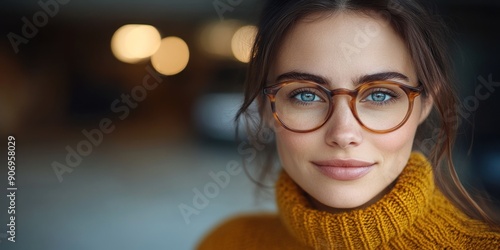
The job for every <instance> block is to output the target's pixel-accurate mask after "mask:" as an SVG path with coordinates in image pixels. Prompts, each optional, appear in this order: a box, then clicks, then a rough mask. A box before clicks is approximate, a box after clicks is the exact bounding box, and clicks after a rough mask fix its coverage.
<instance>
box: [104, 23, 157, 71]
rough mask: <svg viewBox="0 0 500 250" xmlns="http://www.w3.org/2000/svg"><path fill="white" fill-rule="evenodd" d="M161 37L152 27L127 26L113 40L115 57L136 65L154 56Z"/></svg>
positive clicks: (118, 31) (140, 25)
mask: <svg viewBox="0 0 500 250" xmlns="http://www.w3.org/2000/svg"><path fill="white" fill-rule="evenodd" d="M160 42H161V35H160V32H158V30H157V29H156V28H155V27H153V26H151V25H143V24H127V25H124V26H122V27H120V28H119V29H118V30H116V32H115V33H114V34H113V38H111V50H112V51H113V54H114V55H115V57H116V58H117V59H118V60H120V61H122V62H126V63H136V62H139V61H141V60H143V59H146V58H148V57H150V56H151V55H153V54H154V53H155V52H156V51H157V50H158V48H159V47H160Z"/></svg>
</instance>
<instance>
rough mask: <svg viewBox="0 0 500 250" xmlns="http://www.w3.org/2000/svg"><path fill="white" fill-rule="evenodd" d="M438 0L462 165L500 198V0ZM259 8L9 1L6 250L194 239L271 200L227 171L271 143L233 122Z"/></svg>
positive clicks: (1, 19) (3, 10) (471, 179)
mask: <svg viewBox="0 0 500 250" xmlns="http://www.w3.org/2000/svg"><path fill="white" fill-rule="evenodd" d="M435 4H436V6H437V8H438V10H439V12H440V13H441V14H442V15H443V16H444V18H445V20H446V21H447V22H448V23H449V24H450V26H451V27H452V29H453V30H454V31H455V37H456V38H457V39H456V42H455V43H453V44H451V46H452V48H453V51H454V54H453V58H454V59H455V63H456V70H457V79H458V80H457V86H458V89H459V91H460V100H461V101H462V103H461V106H460V109H461V116H462V117H463V118H464V120H463V122H462V126H461V128H460V133H459V135H458V144H457V146H456V154H455V157H456V163H457V165H458V168H459V172H460V176H461V178H462V179H463V180H464V181H465V183H466V186H467V187H469V188H475V187H484V188H485V189H486V190H488V192H489V194H490V195H491V196H492V197H496V198H497V199H498V198H500V184H499V182H498V180H499V179H500V131H499V130H498V127H500V87H499V86H498V85H500V83H499V82H500V47H499V46H498V45H499V44H500V26H499V25H498V24H499V23H500V3H499V2H498V1H493V0H482V1H474V3H473V2H472V1H465V0H460V1H456V0H455V1H452V0H440V1H435ZM261 6H262V3H261V1H258V0H239V1H228V0H170V1H161V0H144V1H134V0H121V1H119V0H101V1H98V0H88V1H84V0H58V1H56V0H23V1H14V0H3V1H2V2H0V23H1V25H0V31H1V32H2V33H1V34H2V39H1V40H0V135H1V138H4V139H3V140H4V142H3V143H5V144H7V136H8V135H13V136H14V137H15V138H16V156H17V157H16V158H17V159H16V165H17V169H16V186H17V187H18V191H17V193H16V194H17V197H16V198H17V199H16V241H17V242H16V243H15V244H14V243H11V242H9V241H7V239H6V237H7V234H6V231H7V227H6V226H2V227H0V249H193V247H194V246H195V245H196V243H197V241H198V240H199V239H200V237H202V236H203V234H204V233H206V232H207V230H209V229H210V228H212V227H214V226H215V225H216V224H217V223H219V222H220V221H221V220H222V219H224V218H227V217H228V216H231V215H234V214H238V213H245V212H256V211H259V212H272V211H274V209H275V207H274V201H273V199H272V195H268V196H265V197H262V198H259V197H260V196H259V197H256V196H255V195H254V191H255V187H254V186H255V185H254V184H252V182H251V181H249V180H248V178H247V177H246V176H245V173H244V172H243V171H239V172H233V174H234V175H233V174H230V175H224V174H221V173H222V172H221V171H225V173H228V170H227V169H228V166H229V168H230V166H235V165H234V164H236V165H237V166H241V162H242V161H243V159H244V158H245V157H248V153H243V152H242V149H247V150H248V149H250V150H260V147H259V146H255V147H253V146H252V145H250V144H244V145H243V147H242V144H238V143H237V142H235V141H234V127H233V124H232V118H233V116H234V114H235V112H236V110H237V108H238V105H239V104H240V103H241V100H242V87H243V81H244V77H245V69H246V61H247V60H248V50H249V45H250V44H251V42H252V37H253V36H254V34H255V32H256V29H255V27H254V26H252V25H254V24H255V23H256V21H257V17H258V15H259V12H260V9H261ZM488 82H489V83H490V85H488V84H487V83H488ZM485 83H486V85H488V86H489V88H488V87H483V88H482V89H481V92H480V93H481V94H483V95H481V97H479V96H478V95H477V91H476V89H477V88H478V86H480V85H483V86H485ZM483 91H484V92H483ZM485 93H487V94H488V96H487V97H486V96H484V94H485ZM426 143H432V141H427V142H426ZM239 149H240V150H239ZM245 152H249V151H245ZM0 153H1V154H2V155H6V154H7V150H6V147H1V150H0ZM4 159H5V158H4ZM5 162H6V161H5ZM232 164H233V165H232ZM238 164H239V165H238ZM4 165H5V164H4ZM2 169H3V170H2V171H0V188H1V190H3V191H2V192H1V193H2V194H7V169H6V168H5V167H4V168H2ZM240 170H241V169H240ZM214 176H218V177H214ZM221 176H222V177H221ZM224 176H225V177H228V178H227V179H225V178H224ZM217 178H219V179H218V180H219V181H220V182H221V183H222V184H218V187H214V186H213V185H212V184H213V183H216V181H215V179H217ZM226 180H227V181H226ZM210 183H212V184H210ZM200 193H201V194H202V195H200ZM203 194H205V195H203ZM207 194H208V195H207ZM200 196H204V198H201V197H200ZM206 196H208V197H206ZM0 201H1V202H0V224H3V225H5V224H7V223H8V222H9V221H8V214H7V207H8V200H7V197H6V195H2V196H1V200H0ZM196 206H198V207H196ZM188 207H189V208H188Z"/></svg>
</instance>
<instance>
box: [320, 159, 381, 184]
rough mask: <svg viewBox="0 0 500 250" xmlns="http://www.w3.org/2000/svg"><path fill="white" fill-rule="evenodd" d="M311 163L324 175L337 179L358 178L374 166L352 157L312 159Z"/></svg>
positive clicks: (348, 179) (350, 179) (371, 163)
mask: <svg viewBox="0 0 500 250" xmlns="http://www.w3.org/2000/svg"><path fill="white" fill-rule="evenodd" d="M312 163H313V165H314V166H315V167H316V168H317V169H318V170H319V171H320V172H321V173H322V174H324V175H326V176H327V177H330V178H332V179H335V180H339V181H352V180H356V179H359V178H361V177H363V176H365V175H366V174H368V172H370V170H371V169H372V168H373V167H374V165H375V163H373V162H366V161H360V160H354V159H347V160H341V159H335V160H328V161H313V162H312Z"/></svg>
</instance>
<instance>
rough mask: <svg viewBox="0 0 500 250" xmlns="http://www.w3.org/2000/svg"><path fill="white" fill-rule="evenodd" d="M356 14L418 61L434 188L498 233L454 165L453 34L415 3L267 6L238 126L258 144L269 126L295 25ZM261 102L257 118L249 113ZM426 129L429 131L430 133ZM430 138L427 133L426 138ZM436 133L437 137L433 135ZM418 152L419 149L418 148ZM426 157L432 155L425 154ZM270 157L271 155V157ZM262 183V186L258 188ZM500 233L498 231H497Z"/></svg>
mask: <svg viewBox="0 0 500 250" xmlns="http://www.w3.org/2000/svg"><path fill="white" fill-rule="evenodd" d="M335 11H355V12H358V13H364V14H367V15H372V16H373V14H374V13H377V14H378V15H379V16H380V15H381V16H382V17H384V18H387V21H388V23H390V25H391V26H392V28H393V29H394V30H395V31H396V33H398V34H399V35H400V36H401V37H402V39H403V40H404V41H405V43H406V46H407V48H408V50H409V53H410V55H411V57H412V59H413V62H414V65H415V69H416V72H417V77H418V79H419V81H420V82H421V84H422V85H423V86H424V93H423V97H424V98H429V97H431V98H432V99H433V101H434V107H433V111H432V114H431V117H430V118H428V119H427V120H426V122H425V123H424V124H423V125H421V126H420V127H419V131H418V132H417V138H416V139H415V141H416V142H421V141H422V139H423V138H422V136H426V135H427V136H428V132H429V128H430V129H431V130H432V129H433V130H434V131H431V134H432V135H433V136H436V134H437V136H436V138H433V139H434V141H435V142H436V143H435V145H434V146H433V147H432V149H430V150H428V151H427V150H423V149H421V151H423V152H424V153H426V154H427V155H428V157H429V159H430V161H431V163H432V165H433V166H434V172H435V176H436V178H435V182H436V184H437V185H438V187H439V188H440V189H441V190H442V191H443V193H445V195H447V196H448V198H449V199H450V200H451V201H453V202H454V203H455V205H456V206H458V207H459V208H461V209H462V210H463V211H464V212H465V213H467V214H468V215H469V216H471V217H473V218H476V219H480V220H483V221H485V222H487V223H489V224H490V225H491V226H492V227H494V228H496V227H497V225H498V218H493V216H494V215H493V213H491V212H489V211H487V208H486V206H480V205H478V203H477V202H476V201H474V199H472V198H471V195H469V193H468V192H467V191H466V190H465V189H464V187H463V186H462V184H461V183H460V181H459V179H458V176H457V173H456V171H455V167H454V165H453V162H452V147H453V144H454V140H455V135H456V131H457V126H458V124H459V121H458V116H457V98H456V95H455V94H454V93H455V91H454V90H453V87H452V83H453V82H454V81H453V76H452V71H451V60H450V58H449V53H448V49H447V45H448V41H449V39H448V38H449V33H448V31H447V29H446V26H445V25H444V22H443V21H442V20H441V19H440V17H438V16H437V15H433V14H431V13H430V12H429V11H428V10H427V9H426V8H425V7H424V6H423V5H422V4H420V3H419V2H417V1H414V0H314V1H311V0H298V1H297V0H295V1H276V0H271V1H269V2H268V3H267V5H266V7H265V8H264V11H263V13H262V16H261V19H260V22H259V24H258V33H257V36H256V39H255V43H254V45H253V48H252V54H251V55H252V56H251V60H250V62H249V66H248V67H249V68H248V71H247V80H246V83H245V99H244V102H243V104H242V106H241V108H240V109H239V112H238V113H237V116H236V120H237V121H238V120H239V119H240V118H244V119H245V121H246V126H247V133H249V136H250V137H252V138H258V136H256V135H257V134H259V133H261V132H262V131H263V130H264V129H266V128H265V125H264V124H263V122H262V119H260V116H261V115H262V114H264V112H263V111H264V108H269V107H267V106H266V104H267V102H266V99H265V96H264V95H263V93H262V90H263V88H264V87H265V86H266V80H267V77H268V69H269V68H270V67H271V65H273V63H274V61H273V60H274V59H275V57H276V53H277V51H278V50H279V46H280V45H281V42H282V39H283V37H284V36H285V35H286V33H287V32H288V30H289V29H291V28H292V27H293V26H294V24H295V23H296V22H298V21H299V20H301V19H302V18H304V17H306V16H308V15H311V14H314V13H332V12H335ZM254 101H256V102H257V105H258V112H257V113H256V112H253V113H252V112H251V111H250V110H249V107H250V105H251V104H252V102H254ZM426 128H427V130H426ZM426 132H427V133H426ZM432 132H437V133H432ZM414 146H415V145H414ZM275 151H276V149H275V147H274V146H269V147H267V151H266V152H262V153H264V154H262V156H263V157H262V159H264V162H263V168H262V172H261V174H260V180H263V179H264V178H265V177H266V175H267V174H268V172H269V171H270V170H271V168H272V165H273V164H272V160H273V157H275V155H276V153H275ZM426 151H427V152H426ZM266 153H267V154H266ZM258 183H261V182H258ZM496 229H498V228H496Z"/></svg>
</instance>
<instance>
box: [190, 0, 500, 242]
mask: <svg viewBox="0 0 500 250" xmlns="http://www.w3.org/2000/svg"><path fill="white" fill-rule="evenodd" d="M445 42H446V40H445V33H444V28H443V25H442V22H440V21H439V20H436V19H435V17H434V16H431V15H430V14H429V13H428V12H427V11H426V10H425V9H424V8H423V7H422V6H421V5H420V4H419V3H417V2H416V1H413V0H392V1H384V0H376V1H373V0H364V1H363V0H339V1H327V0H318V1H271V2H270V3H269V4H268V5H267V7H266V8H265V10H264V13H263V16H262V19H261V21H260V24H259V33H258V35H257V37H256V41H255V44H254V48H253V56H252V59H251V62H250V68H249V72H248V79H247V84H246V89H245V90H246V92H245V94H246V95H245V97H246V98H245V102H244V104H243V106H242V108H241V110H240V115H246V116H247V118H248V120H249V121H254V122H257V124H256V126H255V127H256V129H254V130H253V131H250V132H252V133H259V131H261V130H263V129H266V128H270V129H271V130H273V132H274V133H275V141H274V143H275V145H276V151H277V155H278V157H279V164H280V166H281V167H282V168H283V170H284V171H282V173H281V175H280V177H279V179H278V181H277V183H276V197H277V203H278V209H279V214H278V215H254V216H245V217H239V218H236V219H233V220H230V221H228V222H226V223H225V224H223V225H221V226H219V227H218V228H217V229H216V230H215V231H213V232H211V233H210V235H208V236H207V237H206V238H205V239H204V240H203V241H202V243H201V245H200V249H374V248H384V249H401V248H403V249H430V248H432V249H443V248H449V249H500V233H499V231H498V227H497V225H498V224H496V222H495V221H494V219H493V218H492V217H491V215H489V214H488V212H487V211H486V209H484V208H483V207H481V206H479V205H478V204H477V203H476V202H474V201H473V200H472V199H471V198H470V196H469V195H468V194H467V192H466V191H465V190H464V189H463V188H462V186H461V185H460V183H459V182H458V179H457V177H456V173H455V171H454V168H453V164H452V162H451V147H452V143H453V138H454V136H455V130H456V124H457V119H456V110H455V106H456V105H455V102H456V100H455V97H454V95H453V94H452V93H453V91H452V88H451V83H452V82H453V81H452V80H451V74H450V69H449V61H448V55H447V52H446V50H445ZM254 100H255V101H257V103H258V105H259V115H260V119H259V120H252V116H251V114H250V113H249V111H248V107H249V105H250V104H251V103H252V102H253V101H254ZM432 114H433V115H432ZM430 116H435V117H437V120H438V125H434V127H432V124H431V125H429V124H430V123H429V121H430V118H429V117H430ZM426 124H427V125H426ZM425 126H427V128H429V127H430V128H431V129H432V128H434V129H438V130H439V131H440V133H439V135H438V138H436V139H437V142H438V143H437V145H435V147H434V149H433V150H432V152H430V155H429V158H430V161H428V160H427V158H426V157H425V156H424V155H423V154H422V153H419V152H418V150H419V148H418V147H417V146H416V145H414V144H415V143H414V142H416V141H417V140H418V138H416V135H417V134H419V135H420V134H424V135H425V133H422V132H423V131H421V130H424V129H422V128H425ZM417 130H419V133H417ZM416 139H417V140H416ZM269 147H271V146H269ZM412 151H413V152H412ZM270 159H272V158H270ZM441 162H445V163H447V164H446V165H447V166H448V168H439V166H440V165H441V164H440V163H441ZM269 165H271V161H270V162H269ZM443 169H449V171H448V172H446V171H443ZM435 175H436V177H437V178H436V179H434V176H435ZM455 190H457V191H455Z"/></svg>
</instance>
